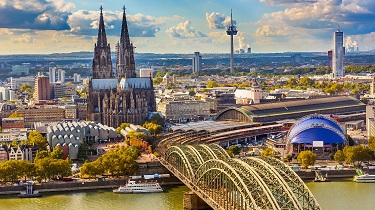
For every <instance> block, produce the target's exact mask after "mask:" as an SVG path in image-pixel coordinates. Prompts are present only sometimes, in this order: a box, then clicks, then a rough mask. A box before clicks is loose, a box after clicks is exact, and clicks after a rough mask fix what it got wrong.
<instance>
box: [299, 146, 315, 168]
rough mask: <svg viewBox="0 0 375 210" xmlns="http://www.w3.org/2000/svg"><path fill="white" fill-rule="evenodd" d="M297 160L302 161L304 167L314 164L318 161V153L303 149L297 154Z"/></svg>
mask: <svg viewBox="0 0 375 210" xmlns="http://www.w3.org/2000/svg"><path fill="white" fill-rule="evenodd" d="M297 160H298V161H299V162H301V163H302V166H303V167H308V166H312V165H314V164H315V161H316V154H315V153H313V152H311V151H310V150H306V151H302V152H301V153H299V155H298V156H297Z"/></svg>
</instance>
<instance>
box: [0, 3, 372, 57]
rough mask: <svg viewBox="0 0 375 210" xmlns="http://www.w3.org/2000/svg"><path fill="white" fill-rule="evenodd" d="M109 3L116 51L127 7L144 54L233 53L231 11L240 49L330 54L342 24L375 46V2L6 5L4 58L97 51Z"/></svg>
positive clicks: (1, 10)
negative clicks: (228, 32)
mask: <svg viewBox="0 0 375 210" xmlns="http://www.w3.org/2000/svg"><path fill="white" fill-rule="evenodd" d="M101 5H102V6H103V14H104V21H105V24H106V32H107V37H108V42H109V43H110V44H111V50H112V51H114V50H115V47H114V46H115V44H116V43H117V42H118V41H119V36H120V30H121V21H122V11H123V10H122V8H123V6H124V5H125V7H126V13H127V20H128V25H129V33H130V38H131V41H132V42H133V44H134V46H135V47H136V50H135V51H136V52H139V53H188V54H190V53H191V54H192V53H194V52H196V51H199V52H201V53H229V51H230V37H229V36H227V35H226V32H225V30H226V27H228V25H229V24H230V10H231V9H232V10H233V20H234V23H235V25H236V26H237V30H238V34H237V36H235V38H234V45H235V49H238V48H243V49H247V48H248V47H251V48H252V52H254V53H269V52H271V53H275V52H288V51H304V52H311V51H314V52H316V51H318V52H324V51H327V50H330V49H332V45H333V44H332V37H333V32H334V31H337V30H338V26H340V30H341V31H343V32H344V36H345V41H344V42H345V45H346V47H350V46H353V47H357V46H358V48H359V50H361V51H367V50H371V49H374V48H375V1H373V0H126V1H120V0H105V1H104V0H0V54H2V55H4V54H49V53H63V52H80V51H93V48H94V44H95V42H96V35H97V30H98V20H99V12H100V10H99V8H100V6H101Z"/></svg>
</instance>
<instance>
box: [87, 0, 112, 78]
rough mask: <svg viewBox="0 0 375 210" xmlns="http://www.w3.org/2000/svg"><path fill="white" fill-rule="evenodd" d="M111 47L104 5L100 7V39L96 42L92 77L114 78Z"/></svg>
mask: <svg viewBox="0 0 375 210" xmlns="http://www.w3.org/2000/svg"><path fill="white" fill-rule="evenodd" d="M112 76H113V75H112V60H111V48H110V45H109V44H107V35H106V33H105V27H104V20H103V7H100V20H99V30H98V41H97V43H96V44H95V49H94V59H93V61H92V78H93V79H108V78H112Z"/></svg>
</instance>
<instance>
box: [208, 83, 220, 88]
mask: <svg viewBox="0 0 375 210" xmlns="http://www.w3.org/2000/svg"><path fill="white" fill-rule="evenodd" d="M206 87H207V88H214V87H219V84H217V82H216V81H209V82H207V85H206Z"/></svg>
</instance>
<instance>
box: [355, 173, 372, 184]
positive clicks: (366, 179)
mask: <svg viewBox="0 0 375 210" xmlns="http://www.w3.org/2000/svg"><path fill="white" fill-rule="evenodd" d="M354 181H356V182H375V175H369V174H364V175H358V176H354Z"/></svg>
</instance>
